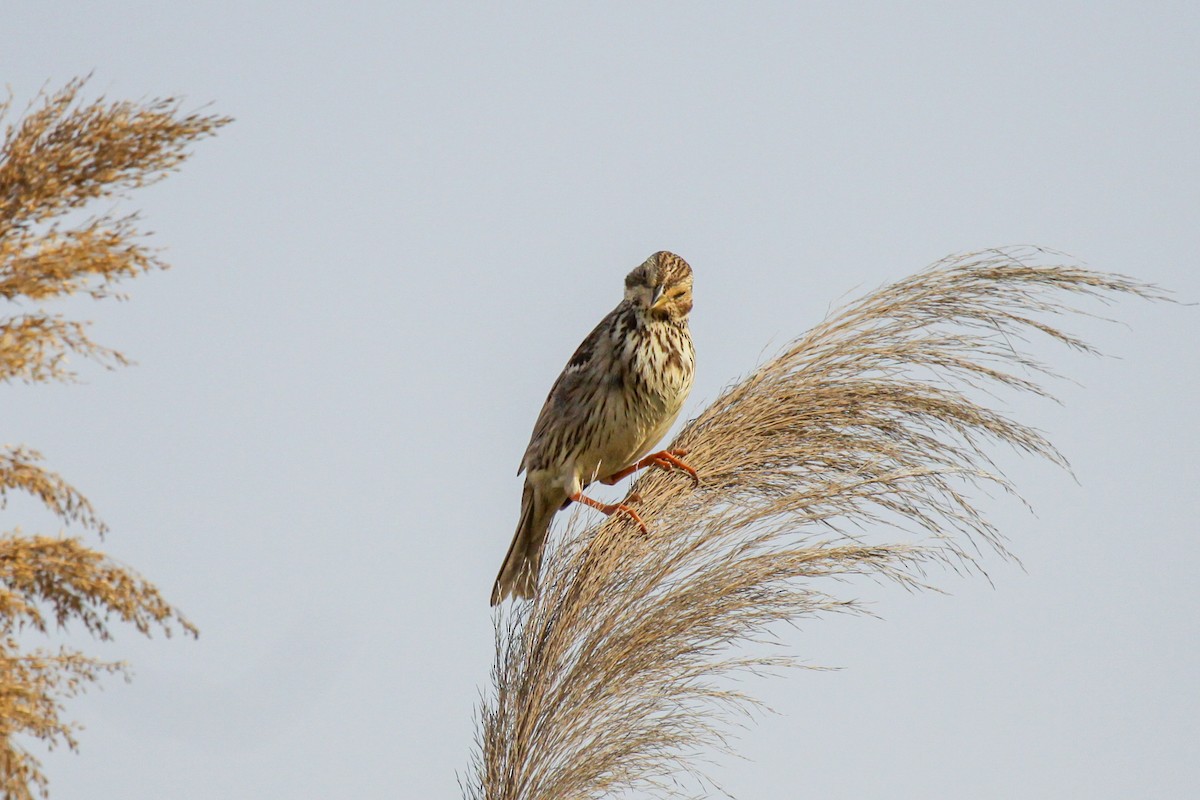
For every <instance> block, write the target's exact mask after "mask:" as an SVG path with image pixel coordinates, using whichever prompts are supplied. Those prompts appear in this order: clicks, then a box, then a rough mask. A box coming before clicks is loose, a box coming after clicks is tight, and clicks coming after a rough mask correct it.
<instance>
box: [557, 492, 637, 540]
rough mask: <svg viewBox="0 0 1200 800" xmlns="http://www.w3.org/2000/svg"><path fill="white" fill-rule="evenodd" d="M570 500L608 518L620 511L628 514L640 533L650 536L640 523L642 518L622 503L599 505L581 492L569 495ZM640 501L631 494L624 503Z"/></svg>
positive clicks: (597, 501)
mask: <svg viewBox="0 0 1200 800" xmlns="http://www.w3.org/2000/svg"><path fill="white" fill-rule="evenodd" d="M571 499H572V500H574V501H575V502H576V503H583V504H584V505H585V506H591V507H592V508H594V509H596V510H597V511H599V512H600V513H602V514H607V515H608V516H610V517H611V516H612V515H613V514H615V513H617V512H618V511H622V512H624V513H625V514H628V515H629V518H630V519H631V520H633V521H634V522H636V523H637V526H638V527H639V528H641V529H642V533H644V534H645V535H647V536H649V535H650V529H649V528H647V527H646V523H644V522H642V518H641V517H640V516H638V513H637V512H636V511H634V510H633V509H632V508H630V507H629V506H627V505H625V504H624V503H608V504H605V503H601V502H600V501H599V500H593V499H592V498H590V497H585V496H584V495H583V493H582V492H576V493H575V494H573V495H571ZM641 499H642V498H641V497H639V496H638V495H636V494H631V495H629V497H628V498H626V502H629V503H637V502H640V501H641Z"/></svg>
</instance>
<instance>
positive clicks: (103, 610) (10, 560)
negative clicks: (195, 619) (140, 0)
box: [0, 79, 229, 800]
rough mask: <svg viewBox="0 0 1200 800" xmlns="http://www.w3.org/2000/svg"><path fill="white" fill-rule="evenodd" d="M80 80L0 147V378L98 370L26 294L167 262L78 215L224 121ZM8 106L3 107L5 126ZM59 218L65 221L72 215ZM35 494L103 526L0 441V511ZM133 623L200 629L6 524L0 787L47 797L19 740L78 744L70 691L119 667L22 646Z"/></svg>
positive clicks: (177, 157) (82, 521) (92, 525)
mask: <svg viewBox="0 0 1200 800" xmlns="http://www.w3.org/2000/svg"><path fill="white" fill-rule="evenodd" d="M85 83H86V79H78V80H74V81H71V82H70V83H68V84H67V85H66V86H65V87H64V88H63V89H61V90H60V91H58V92H55V93H52V94H47V93H45V92H43V93H41V94H40V95H39V96H38V98H37V99H36V100H35V101H34V103H33V104H31V106H30V109H29V110H28V112H27V113H26V114H25V115H24V116H23V118H22V119H20V120H19V121H18V122H17V123H16V124H10V125H7V126H6V128H5V133H4V140H3V145H2V146H0V300H3V301H6V302H7V303H9V304H11V305H10V308H12V309H14V313H12V314H11V315H8V316H2V317H0V381H4V382H8V381H13V380H21V381H25V382H28V383H38V382H46V381H69V380H71V379H73V377H74V373H73V372H71V371H70V370H69V369H68V368H67V366H66V360H67V357H68V356H69V355H72V354H73V355H76V356H81V357H83V358H90V359H92V360H94V361H96V362H98V363H100V364H102V365H104V366H106V367H110V368H111V367H115V366H120V365H123V364H126V363H128V362H127V360H126V358H125V357H124V356H123V355H122V354H121V353H118V352H116V351H114V350H110V349H108V348H105V347H103V346H101V345H98V344H96V343H95V342H93V341H92V340H91V339H90V338H89V336H88V333H87V325H86V323H83V322H79V321H75V320H70V319H66V318H65V317H63V316H62V315H60V314H52V313H49V312H47V311H44V310H42V309H40V308H33V309H30V308H29V304H30V303H42V302H45V301H51V300H54V299H56V298H61V297H64V296H67V295H72V294H77V293H85V294H88V295H90V296H92V297H93V298H96V299H101V298H104V297H108V296H113V295H114V294H115V291H114V290H115V287H116V285H117V284H118V283H120V282H121V281H123V280H125V279H128V278H132V277H136V276H137V275H140V274H142V273H144V272H146V271H148V270H152V269H162V268H165V267H166V264H165V263H163V262H162V261H161V260H160V259H159V258H158V256H157V255H156V254H155V253H154V252H152V251H151V250H149V249H147V248H146V247H145V245H144V244H143V243H142V241H141V240H142V238H143V236H142V234H141V232H140V231H139V230H138V229H137V215H136V214H132V215H126V216H121V217H117V216H113V215H111V214H108V213H106V214H101V215H99V216H93V217H90V218H84V217H83V216H82V215H83V212H84V210H85V207H86V206H87V205H88V204H89V203H91V202H93V201H97V200H102V199H106V198H115V197H119V196H121V195H123V194H124V193H125V192H127V191H128V190H130V189H133V188H136V187H139V186H145V185H147V184H149V183H153V182H155V181H157V180H159V179H161V178H162V177H164V176H165V175H166V174H167V173H169V172H171V171H173V170H175V169H177V168H178V166H179V165H180V163H181V162H182V161H183V160H184V159H185V158H186V157H187V155H188V147H189V145H191V144H192V143H193V142H195V141H198V140H200V139H203V138H205V137H208V136H211V135H213V134H214V133H215V131H216V129H217V128H219V127H220V126H222V125H224V124H226V123H227V122H228V121H229V120H228V119H226V118H224V117H217V116H204V115H197V114H182V113H181V112H180V106H179V102H178V101H177V100H174V99H165V100H151V101H149V102H146V103H131V102H107V101H104V100H103V99H101V100H97V101H94V102H92V103H89V104H82V103H79V102H78V97H79V93H80V91H81V90H82V89H83V87H84V84H85ZM10 104H11V103H10V101H6V102H0V121H3V120H4V119H5V116H6V114H7V112H8V110H9V106H10ZM68 221H70V223H69V224H68ZM13 491H15V492H22V493H26V494H29V495H31V496H33V497H35V498H36V499H38V500H39V501H41V503H42V504H43V505H44V506H45V507H46V508H47V509H48V510H49V511H50V512H51V513H52V514H54V515H55V516H56V517H58V519H59V520H60V521H61V522H62V523H63V524H64V525H72V524H74V525H77V526H79V527H81V528H83V529H84V530H90V531H92V532H94V533H96V534H97V535H99V536H103V535H104V534H105V533H106V532H107V530H108V529H107V526H106V525H105V524H104V522H103V521H102V520H101V519H100V518H99V517H98V516H97V515H96V512H95V510H94V509H93V508H92V505H91V503H90V502H88V500H87V498H86V497H84V496H83V495H82V494H81V493H80V492H79V491H77V490H76V489H75V488H73V487H72V486H71V485H70V484H68V483H67V482H66V481H65V480H63V478H62V477H60V476H59V475H58V474H56V473H54V472H52V471H50V470H48V469H46V468H45V467H43V466H42V459H41V456H40V455H39V454H38V453H37V452H35V451H33V450H30V449H28V448H25V447H21V446H8V445H5V446H2V447H0V509H2V508H5V507H6V504H7V500H8V496H9V492H13ZM114 619H116V620H120V621H121V622H124V623H127V624H129V625H132V626H133V627H134V628H135V629H136V630H137V631H138V632H139V633H142V634H144V635H147V636H149V635H151V633H152V632H153V631H154V630H156V629H157V630H161V631H163V632H164V633H165V634H166V635H168V636H169V635H171V633H172V631H174V630H182V631H183V632H184V633H186V634H189V635H191V636H195V635H196V634H197V631H196V628H195V627H194V626H193V625H192V624H191V623H190V622H188V621H187V619H185V618H184V617H183V616H182V615H181V614H180V613H179V612H178V611H177V610H176V609H175V608H173V607H172V606H171V605H170V604H169V603H167V601H166V600H165V599H164V598H163V597H162V596H161V595H160V594H159V592H158V590H157V589H156V588H155V587H154V585H153V584H151V583H149V582H148V581H146V580H145V579H143V578H141V577H140V576H138V575H137V574H136V573H134V572H133V571H132V570H130V569H128V568H127V567H124V566H121V565H118V564H116V563H114V562H112V561H111V560H109V559H108V558H107V557H106V556H105V555H104V554H103V553H101V552H99V551H97V550H94V549H91V548H89V547H87V546H86V545H84V544H83V542H82V541H81V540H80V539H78V538H64V537H56V538H52V537H46V536H36V535H35V536H28V535H25V534H23V533H22V532H21V531H20V529H16V528H14V529H12V530H10V531H8V532H5V533H0V797H2V798H3V800H27V799H28V798H32V797H34V796H43V797H44V796H46V795H47V791H48V784H47V780H46V776H45V775H44V774H43V773H42V771H41V766H40V764H39V762H38V760H37V759H36V758H35V757H34V756H33V755H32V754H31V753H30V752H29V751H28V749H26V748H25V747H24V746H22V744H21V743H20V742H19V741H18V738H19V737H32V738H33V739H38V740H41V741H42V742H43V743H45V744H46V745H47V746H49V747H54V746H55V745H56V744H59V743H66V744H67V746H69V747H70V748H72V749H74V748H75V747H76V739H75V736H74V732H75V730H76V728H77V726H76V724H75V723H73V722H70V721H68V720H65V719H64V718H63V713H64V711H65V707H64V701H65V700H66V699H68V698H70V697H72V696H74V695H76V694H78V693H79V692H81V691H83V690H84V689H85V688H86V687H87V686H88V685H89V684H91V683H94V682H95V681H97V680H99V679H100V677H101V676H103V675H105V674H108V673H112V672H124V671H125V667H124V665H123V664H121V663H114V662H106V661H101V660H98V659H95V658H91V657H89V656H86V655H84V654H83V653H81V652H79V651H76V650H73V649H71V648H68V647H60V648H59V649H58V650H56V651H52V650H46V649H41V648H38V649H32V650H31V649H28V641H29V638H30V634H36V635H42V634H45V635H49V634H50V633H51V626H52V625H53V627H54V628H55V629H64V628H67V627H69V626H70V625H71V623H75V624H77V625H81V626H82V628H83V630H85V631H87V632H88V633H89V634H91V635H92V636H93V637H95V638H97V639H101V640H106V639H109V638H110V637H111V632H110V629H109V622H110V621H111V620H114Z"/></svg>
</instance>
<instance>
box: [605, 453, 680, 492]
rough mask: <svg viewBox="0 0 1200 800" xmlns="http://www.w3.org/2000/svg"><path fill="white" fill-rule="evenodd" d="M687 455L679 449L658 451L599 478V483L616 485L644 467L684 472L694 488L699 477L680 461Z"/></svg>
mask: <svg viewBox="0 0 1200 800" xmlns="http://www.w3.org/2000/svg"><path fill="white" fill-rule="evenodd" d="M687 454H688V451H687V450H682V449H680V450H660V451H659V452H657V453H651V454H650V455H648V456H646V457H645V458H643V459H642V460H641V461H639V462H637V463H636V464H633V465H631V466H628V467H626V468H625V469H623V470H621V471H620V472H614V473H613V474H612V475H609V476H608V477H607V478H601V479H600V482H601V483H604V484H607V485H609V486H611V485H613V484H614V483H616V482H617V481H619V480H621V479H622V478H624V477H625V476H627V475H632V474H633V473H635V472H637V471H638V470H639V469H644V468H646V467H658V468H659V469H661V470H664V471H666V472H670V471H671V470H674V469H681V470H683V471H684V472H686V473H687V474H688V475H691V476H692V482H693V483H694V484H695V485H696V486H699V485H700V476H699V475H697V474H696V470H694V469H692V468H691V467H690V466H688V465H687V464H685V463H684V462H683V461H682V460H681V456H686V455H687Z"/></svg>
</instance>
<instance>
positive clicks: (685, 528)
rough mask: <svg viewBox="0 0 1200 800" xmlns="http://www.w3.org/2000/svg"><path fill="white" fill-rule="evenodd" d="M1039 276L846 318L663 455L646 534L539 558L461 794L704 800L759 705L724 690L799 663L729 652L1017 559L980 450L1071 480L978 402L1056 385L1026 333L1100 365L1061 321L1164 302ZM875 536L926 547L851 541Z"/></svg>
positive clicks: (698, 422)
mask: <svg viewBox="0 0 1200 800" xmlns="http://www.w3.org/2000/svg"><path fill="white" fill-rule="evenodd" d="M1054 256H1055V257H1056V258H1057V257H1058V254H1054ZM1045 260H1047V253H1046V251H1042V250H1039V249H1036V248H1012V249H1005V250H993V251H986V252H980V253H972V254H969V255H963V256H957V257H952V258H948V259H946V260H944V261H942V262H939V263H938V264H935V265H933V266H932V267H930V268H929V269H927V270H925V271H923V272H921V273H919V274H917V275H914V276H913V277H910V278H907V279H905V280H902V281H900V282H898V283H895V284H892V285H891V286H886V287H884V288H882V289H880V290H878V291H875V292H873V293H871V294H869V295H867V296H866V297H864V298H863V299H861V300H859V301H857V302H855V303H852V304H850V305H848V306H846V307H845V308H843V309H841V310H840V311H838V312H836V313H834V314H832V315H831V316H829V317H828V318H827V319H826V320H825V321H824V322H822V323H820V324H819V325H817V326H816V327H815V328H813V329H812V330H811V331H809V332H808V333H807V334H805V335H804V336H802V337H800V338H799V339H798V340H796V341H795V342H794V343H792V344H791V345H790V346H788V347H787V348H786V349H785V350H784V352H782V353H781V354H780V355H778V356H777V357H775V358H773V359H771V360H770V361H768V362H767V363H765V364H763V365H762V366H761V367H759V368H758V369H757V370H755V371H754V372H753V373H752V374H750V375H749V377H747V378H746V379H745V380H743V381H741V382H740V383H738V384H736V385H734V386H732V387H731V388H729V389H728V390H727V391H725V392H724V394H722V395H721V396H720V397H719V398H717V400H716V401H714V402H713V403H712V404H711V405H710V406H709V407H708V408H707V409H705V410H704V411H703V412H702V413H701V414H700V416H699V417H697V418H696V419H694V420H692V421H691V422H690V423H689V424H688V425H687V426H686V427H685V428H684V429H683V430H682V431H681V432H680V434H679V436H678V437H677V438H676V439H675V440H674V441H673V442H672V443H671V444H670V445H668V447H669V448H672V449H673V448H686V449H687V451H688V455H687V460H688V462H689V463H690V464H691V465H692V466H693V467H695V468H696V470H697V471H698V472H699V474H700V475H701V477H702V478H703V484H702V485H701V486H700V487H699V488H696V489H693V486H692V482H691V481H690V480H688V479H687V478H686V477H684V476H681V475H678V474H674V475H668V474H664V473H662V472H660V471H658V470H647V471H646V472H645V473H644V474H642V476H641V477H640V478H639V479H638V481H637V482H636V483H635V485H634V487H633V491H634V492H636V493H637V494H638V495H640V496H641V497H642V498H644V499H643V501H642V503H641V505H639V506H638V511H639V513H640V514H641V516H642V517H643V519H645V521H646V523H647V525H648V527H649V534H648V535H644V534H642V533H641V532H640V531H639V530H638V529H637V528H636V526H634V525H632V524H631V523H630V522H629V521H628V520H627V519H626V518H625V516H624V515H616V516H613V517H611V518H608V519H606V520H603V521H602V522H600V523H599V524H597V525H593V526H590V527H585V526H584V524H583V523H582V522H581V520H583V519H591V517H588V516H587V515H579V516H576V517H575V518H574V519H573V520H572V522H571V523H570V524H568V526H567V529H566V531H565V533H562V534H561V535H560V536H558V537H555V541H556V542H557V546H553V547H552V549H551V550H549V551H548V552H547V557H546V561H545V565H544V567H543V573H542V585H541V591H540V592H539V594H538V595H537V597H536V598H535V599H534V600H533V601H532V602H530V603H518V604H515V605H514V606H513V607H512V609H511V610H510V611H508V612H506V614H504V615H501V616H499V617H498V618H497V636H496V645H497V646H496V662H495V666H494V670H493V686H492V689H491V691H490V692H489V693H488V694H487V696H486V697H485V699H484V701H483V703H482V706H481V710H480V720H479V722H480V730H479V734H478V742H477V748H476V753H475V757H474V763H473V768H472V771H471V773H470V774H469V775H468V776H466V777H465V778H464V780H463V789H464V793H465V794H466V795H467V796H468V797H471V798H474V799H475V800H485V799H486V800H562V798H598V797H602V796H610V795H613V796H624V793H626V792H630V791H642V792H649V793H651V794H654V795H658V796H691V794H692V792H691V791H690V790H689V789H687V788H685V787H687V786H692V785H700V786H703V776H702V773H701V771H700V770H699V769H698V767H697V764H696V762H697V760H698V759H699V758H701V757H702V755H703V753H704V752H705V749H706V748H710V747H713V746H715V747H717V748H727V739H726V735H727V730H728V725H727V723H728V722H729V713H730V712H732V711H737V710H747V709H748V707H749V706H752V705H753V704H754V701H753V699H752V698H749V697H747V696H745V695H744V694H741V693H738V692H736V691H733V690H731V689H729V688H727V687H728V686H729V683H730V682H729V681H723V678H727V677H728V676H730V675H731V674H733V673H737V672H739V671H745V670H757V669H761V668H764V667H774V666H778V665H780V664H784V663H791V662H790V661H789V660H787V659H778V658H772V657H758V656H745V655H739V654H738V653H737V651H736V650H735V646H736V645H738V644H739V643H747V642H752V641H756V640H761V639H762V638H764V637H765V636H766V635H767V633H768V631H769V628H770V627H771V626H772V624H774V623H777V622H780V621H787V620H796V619H797V618H800V617H806V616H812V615H814V614H820V613H823V612H829V611H834V610H844V609H853V608H854V603H853V602H852V601H848V600H845V599H839V598H838V597H837V596H835V595H834V594H831V593H830V591H831V590H830V588H829V587H830V584H831V582H830V581H828V580H824V579H828V578H831V577H837V576H847V575H861V574H866V575H873V576H882V577H884V578H887V579H890V580H895V581H898V582H900V583H902V584H905V585H908V586H912V587H919V586H922V585H923V584H922V580H921V576H922V570H923V568H924V567H925V566H927V565H928V564H929V563H930V562H934V561H941V562H947V563H949V564H951V565H954V566H959V565H967V566H968V567H969V566H970V565H973V564H974V563H975V561H974V555H973V554H974V553H976V552H977V550H976V547H977V545H980V544H984V545H988V546H990V547H991V548H992V549H994V550H996V551H997V552H998V553H1000V554H1001V555H1002V556H1004V557H1008V558H1011V557H1012V556H1011V554H1010V553H1009V552H1008V550H1007V549H1006V546H1005V539H1004V536H1003V535H1002V534H1001V532H1000V531H998V530H997V529H996V528H995V527H993V525H992V524H991V523H989V522H988V520H987V519H986V518H985V517H984V516H983V515H982V514H981V512H980V510H979V509H978V508H977V507H976V506H975V505H974V504H973V500H972V496H973V495H974V494H975V492H976V491H977V490H979V489H981V488H984V487H985V486H986V485H991V486H992V487H995V486H999V487H1002V488H1003V489H1005V490H1008V491H1012V490H1013V487H1012V486H1011V485H1010V483H1009V481H1008V480H1007V479H1006V478H1005V477H1004V476H1003V475H1001V474H999V472H998V471H997V469H996V467H995V466H994V465H993V464H992V462H991V460H990V459H989V456H988V449H989V448H994V447H996V446H1008V447H1011V448H1014V449H1016V450H1017V451H1020V452H1023V453H1028V454H1033V455H1037V456H1041V457H1043V458H1047V459H1049V460H1051V461H1053V462H1055V463H1057V464H1060V465H1063V466H1065V465H1066V462H1065V460H1064V459H1063V457H1062V455H1061V454H1059V452H1058V451H1057V450H1056V449H1055V448H1054V447H1053V445H1051V444H1050V442H1049V441H1047V440H1046V439H1045V438H1044V437H1043V436H1042V435H1041V434H1040V433H1039V432H1037V431H1036V430H1034V429H1032V428H1030V427H1027V426H1025V425H1022V424H1021V423H1019V422H1017V421H1015V420H1013V419H1010V418H1008V417H1007V416H1005V415H1004V414H1002V413H1000V412H998V411H996V410H994V409H992V408H989V407H988V406H987V405H984V404H982V403H981V402H980V401H979V400H978V399H977V398H979V397H988V396H989V395H988V391H994V390H996V389H998V388H1006V389H1015V390H1018V391H1024V392H1032V393H1034V394H1037V395H1045V394H1046V392H1045V391H1044V389H1043V388H1042V387H1041V386H1040V385H1039V383H1038V382H1037V380H1036V379H1037V378H1038V377H1039V376H1046V375H1050V374H1052V373H1050V371H1049V370H1048V369H1047V368H1046V367H1045V366H1044V365H1043V364H1041V363H1039V362H1037V361H1035V360H1034V359H1033V358H1032V357H1031V356H1029V355H1028V354H1026V353H1023V352H1022V350H1021V347H1022V346H1023V345H1024V343H1025V341H1026V337H1027V336H1029V335H1030V334H1035V335H1039V334H1040V335H1045V336H1048V337H1050V338H1051V339H1054V340H1057V341H1058V342H1061V343H1062V344H1065V345H1067V346H1069V347H1071V348H1074V349H1077V350H1084V351H1088V350H1090V348H1089V347H1088V345H1087V344H1086V343H1084V342H1082V341H1080V340H1079V339H1077V338H1075V337H1073V336H1071V335H1069V334H1068V333H1065V332H1063V331H1062V330H1060V329H1059V328H1057V327H1055V326H1054V325H1052V324H1050V322H1048V321H1047V320H1048V319H1052V318H1053V317H1054V316H1055V315H1059V314H1062V313H1064V312H1067V311H1072V310H1074V309H1072V308H1071V307H1069V306H1068V305H1066V304H1065V301H1066V300H1067V298H1069V297H1071V296H1077V297H1078V296H1092V297H1098V298H1101V299H1111V298H1112V297H1114V296H1116V295H1123V294H1132V295H1139V296H1142V297H1147V298H1162V297H1163V294H1162V292H1160V291H1158V290H1156V289H1155V288H1154V287H1152V286H1148V285H1145V284H1141V283H1138V282H1137V281H1134V280H1132V279H1130V278H1126V277H1122V276H1119V275H1109V274H1103V273H1099V272H1093V271H1091V270H1088V269H1084V268H1081V267H1077V266H1070V265H1045V264H1043V263H1042V262H1044V261H1045ZM885 527H888V528H892V529H901V530H905V531H908V532H909V533H914V532H915V533H921V532H923V533H924V534H925V537H924V539H923V540H919V541H915V542H913V543H904V544H868V543H865V540H864V539H863V538H861V537H860V535H859V534H860V533H863V532H865V531H868V530H878V529H880V528H885ZM552 544H553V542H552ZM697 782H699V783H697Z"/></svg>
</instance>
